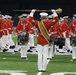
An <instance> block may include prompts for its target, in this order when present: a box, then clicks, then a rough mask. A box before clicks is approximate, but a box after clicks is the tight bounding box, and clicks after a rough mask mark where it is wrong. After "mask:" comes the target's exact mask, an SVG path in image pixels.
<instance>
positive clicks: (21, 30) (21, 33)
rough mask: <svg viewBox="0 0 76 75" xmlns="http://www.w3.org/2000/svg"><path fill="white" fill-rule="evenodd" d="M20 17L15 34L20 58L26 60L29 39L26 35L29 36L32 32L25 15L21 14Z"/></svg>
mask: <svg viewBox="0 0 76 75" xmlns="http://www.w3.org/2000/svg"><path fill="white" fill-rule="evenodd" d="M22 16H23V18H22V20H20V21H19V22H18V25H17V28H16V32H17V33H18V44H19V45H21V58H22V59H26V58H27V49H28V38H29V36H28V34H31V32H32V25H31V23H30V22H29V21H28V20H27V18H26V17H27V14H23V15H22ZM25 36H26V38H25ZM22 38H23V39H22ZM23 40H24V41H23Z"/></svg>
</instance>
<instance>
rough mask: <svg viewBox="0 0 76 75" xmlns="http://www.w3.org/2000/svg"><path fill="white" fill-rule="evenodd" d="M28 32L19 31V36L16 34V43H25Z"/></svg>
mask: <svg viewBox="0 0 76 75" xmlns="http://www.w3.org/2000/svg"><path fill="white" fill-rule="evenodd" d="M28 40H29V38H28V33H26V34H25V33H21V34H20V35H19V36H18V45H26V44H27V43H28Z"/></svg>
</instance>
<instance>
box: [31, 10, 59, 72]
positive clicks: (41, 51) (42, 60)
mask: <svg viewBox="0 0 76 75" xmlns="http://www.w3.org/2000/svg"><path fill="white" fill-rule="evenodd" d="M35 11H36V10H32V11H31V13H30V17H31V15H33V14H34V12H35ZM52 12H53V17H54V20H53V21H49V20H48V13H46V12H42V13H40V16H41V21H36V20H32V22H33V24H34V25H35V27H36V28H38V38H37V50H38V71H39V72H45V71H46V67H47V56H48V44H49V41H48V39H49V35H48V30H49V28H50V27H51V26H52V25H54V24H55V23H56V22H57V21H58V15H57V13H56V11H55V10H52Z"/></svg>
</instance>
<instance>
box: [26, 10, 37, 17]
mask: <svg viewBox="0 0 76 75" xmlns="http://www.w3.org/2000/svg"><path fill="white" fill-rule="evenodd" d="M35 11H36V9H32V11H31V12H30V14H29V15H28V16H27V18H28V17H29V16H31V17H33V16H34V13H35Z"/></svg>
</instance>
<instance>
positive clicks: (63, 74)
mask: <svg viewBox="0 0 76 75" xmlns="http://www.w3.org/2000/svg"><path fill="white" fill-rule="evenodd" d="M65 74H75V75H76V72H59V73H52V74H50V75H65Z"/></svg>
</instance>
